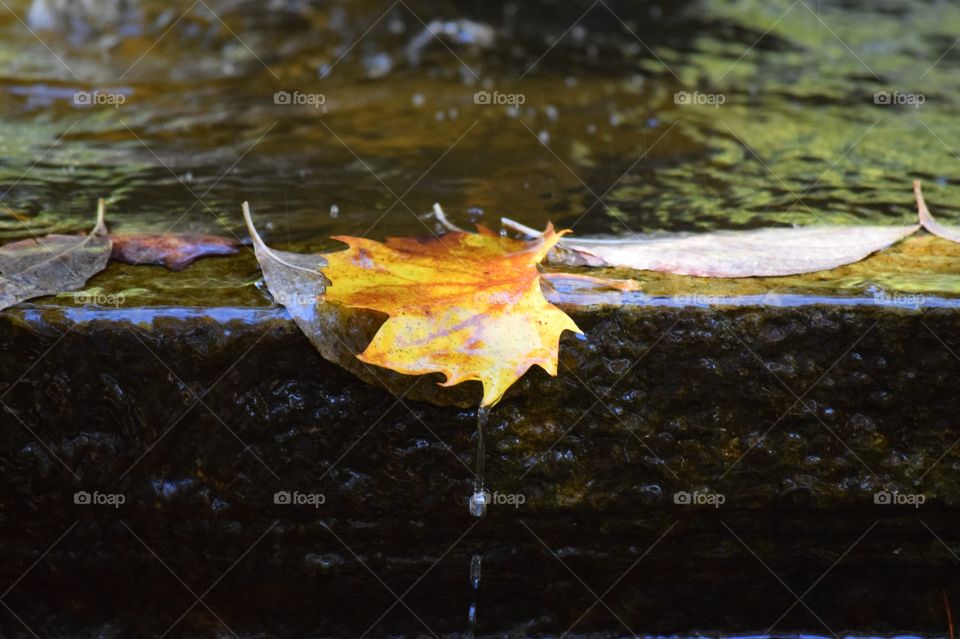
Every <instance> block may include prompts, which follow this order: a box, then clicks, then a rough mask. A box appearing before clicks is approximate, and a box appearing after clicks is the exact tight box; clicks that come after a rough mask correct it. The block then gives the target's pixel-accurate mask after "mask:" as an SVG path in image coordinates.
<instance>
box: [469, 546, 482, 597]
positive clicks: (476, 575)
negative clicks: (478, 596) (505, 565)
mask: <svg viewBox="0 0 960 639" xmlns="http://www.w3.org/2000/svg"><path fill="white" fill-rule="evenodd" d="M481 561H482V560H481V558H480V555H477V554H475V555H474V556H473V557H471V558H470V585H471V586H473V589H474V590H477V589H478V588H480V562H481Z"/></svg>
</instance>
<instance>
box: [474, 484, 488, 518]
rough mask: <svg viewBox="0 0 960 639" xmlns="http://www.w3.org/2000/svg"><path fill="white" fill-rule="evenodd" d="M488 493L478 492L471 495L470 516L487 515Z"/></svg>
mask: <svg viewBox="0 0 960 639" xmlns="http://www.w3.org/2000/svg"><path fill="white" fill-rule="evenodd" d="M488 501H489V500H488V499H487V493H486V491H483V490H477V491H475V492H474V493H473V494H472V495H470V514H471V515H473V516H474V517H483V516H484V515H485V514H486V513H487V502H488Z"/></svg>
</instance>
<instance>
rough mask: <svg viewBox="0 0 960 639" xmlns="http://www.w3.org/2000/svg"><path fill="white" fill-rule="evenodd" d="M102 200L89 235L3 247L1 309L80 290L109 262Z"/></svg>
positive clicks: (0, 256) (0, 258) (0, 254)
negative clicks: (26, 301) (37, 298)
mask: <svg viewBox="0 0 960 639" xmlns="http://www.w3.org/2000/svg"><path fill="white" fill-rule="evenodd" d="M110 246H111V242H110V238H109V237H107V230H106V226H105V225H104V222H103V201H102V200H101V201H100V203H99V207H98V210H97V223H96V226H95V227H94V229H93V231H91V232H90V234H89V235H56V234H53V235H45V236H43V237H39V238H34V239H29V240H21V241H19V242H13V243H11V244H6V245H4V246H0V309H4V308H7V307H8V306H13V305H14V304H17V303H19V302H22V301H23V300H27V299H31V298H34V297H41V296H43V295H53V294H56V293H63V292H64V291H71V290H74V289H78V288H80V287H81V286H83V285H84V284H86V282H87V280H88V279H90V278H91V277H93V276H94V275H96V274H97V273H99V272H100V271H102V270H103V269H104V268H106V266H107V261H108V260H109V259H110Z"/></svg>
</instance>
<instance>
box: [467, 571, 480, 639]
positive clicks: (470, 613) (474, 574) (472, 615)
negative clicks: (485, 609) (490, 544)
mask: <svg viewBox="0 0 960 639" xmlns="http://www.w3.org/2000/svg"><path fill="white" fill-rule="evenodd" d="M480 562H481V558H480V554H479V553H474V555H473V556H472V557H470V585H471V586H473V590H474V592H476V591H477V590H479V589H480ZM467 624H468V626H469V627H468V630H467V632H466V634H465V637H468V638H470V639H472V638H473V636H474V634H473V631H474V629H475V628H476V627H477V595H476V594H474V595H473V597H471V601H470V608H469V609H468V610H467Z"/></svg>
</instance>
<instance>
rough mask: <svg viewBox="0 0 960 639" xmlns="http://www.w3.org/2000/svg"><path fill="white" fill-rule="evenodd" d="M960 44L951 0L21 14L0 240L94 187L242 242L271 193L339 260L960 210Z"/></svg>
mask: <svg viewBox="0 0 960 639" xmlns="http://www.w3.org/2000/svg"><path fill="white" fill-rule="evenodd" d="M958 32H960V7H958V6H957V5H956V4H955V3H949V2H894V1H889V0H888V1H882V2H872V3H857V2H829V3H827V2H817V1H815V0H796V1H795V2H789V1H773V0H741V1H735V2H687V1H683V2H663V3H657V2H639V3H637V2H617V1H615V0H609V1H608V0H598V1H597V2H593V3H592V4H591V3H588V2H584V3H560V2H545V1H536V2H523V3H514V2H501V3H468V2H460V3H458V2H442V1H436V2H429V3H416V2H406V1H398V2H395V3H393V4H390V3H386V2H368V1H366V0H363V1H359V2H357V1H355V2H349V3H347V2H326V3H314V2H305V1H290V2H279V1H276V0H271V1H266V2H264V1H256V2H254V1H250V2H247V1H242V0H224V1H221V0H198V1H197V2H194V3H192V4H191V3H189V2H184V3H176V4H171V3H166V2H152V1H149V0H142V1H135V0H123V1H121V0H78V1H75V2H66V1H62V0H34V1H32V2H26V1H24V2H14V1H12V0H7V1H6V2H4V5H3V6H2V7H0V34H2V36H3V37H2V40H0V59H2V63H3V69H4V73H3V77H2V78H0V113H2V115H3V118H2V123H0V127H2V130H0V145H2V146H0V161H2V166H0V184H2V185H3V192H2V194H3V197H2V199H0V203H2V204H3V205H4V207H5V211H4V212H5V213H6V215H4V216H2V226H0V237H3V238H15V237H22V236H25V235H27V234H28V233H27V229H26V228H25V227H29V228H30V230H31V231H33V232H40V231H43V232H46V231H52V230H58V231H65V230H78V229H80V228H85V227H87V226H88V225H89V221H90V219H91V215H92V211H93V207H94V203H95V201H96V198H97V197H99V196H106V197H108V198H109V202H110V216H111V219H112V220H113V225H114V227H115V228H116V229H119V230H127V229H134V228H136V229H156V230H166V229H168V228H170V227H171V226H173V225H174V224H175V227H174V230H178V231H181V230H188V229H203V230H210V231H217V230H218V229H219V232H226V231H225V230H224V229H229V230H230V231H231V232H234V233H237V234H238V235H239V234H241V232H242V231H241V225H240V216H239V203H240V202H241V201H243V200H250V201H251V202H252V204H253V206H254V208H255V210H256V211H257V213H258V215H263V216H265V218H264V219H269V220H270V224H271V227H272V229H271V230H273V231H274V236H273V239H274V240H275V241H284V240H292V241H309V242H316V243H318V245H320V246H323V245H325V244H324V241H323V239H322V238H324V237H325V236H327V235H330V234H333V233H350V234H364V233H369V234H370V235H371V236H373V237H383V236H385V235H389V234H408V235H409V234H416V233H425V232H426V229H425V228H424V223H429V222H427V221H424V220H421V221H418V220H417V219H416V216H423V215H424V214H425V213H427V212H428V211H429V210H430V207H431V206H432V204H433V203H434V202H437V201H439V202H441V203H442V204H443V205H444V206H445V207H446V209H447V211H448V212H449V213H450V214H451V215H453V216H455V217H456V218H458V219H460V220H461V221H462V220H465V219H467V218H468V217H469V218H471V219H483V220H486V222H487V223H488V224H492V225H497V220H498V218H499V216H501V215H508V216H511V217H514V218H516V219H519V220H520V221H522V222H525V223H527V224H531V225H534V226H537V225H543V224H544V223H545V222H546V221H547V220H552V221H553V222H554V223H556V224H559V225H561V226H567V227H571V226H572V227H573V228H574V229H575V230H576V231H577V232H579V233H588V234H595V233H626V232H630V231H632V232H648V231H657V230H668V231H676V230H705V229H712V228H751V227H757V226H765V225H771V224H808V223H814V222H821V223H836V224H847V223H855V222H864V221H869V222H876V223H901V222H904V221H907V220H909V219H911V218H912V216H913V207H912V203H911V196H910V180H911V179H913V178H921V179H924V180H925V181H926V183H927V188H928V190H929V193H928V199H930V200H933V201H936V202H937V206H936V209H937V211H938V212H939V213H940V214H941V215H942V216H945V217H946V218H947V219H949V218H950V217H951V216H954V215H958V213H957V207H955V206H951V205H950V204H949V202H950V200H951V197H950V196H951V195H952V193H953V191H952V187H953V180H954V179H955V178H954V176H955V173H956V171H955V167H956V160H957V151H956V150H955V149H954V147H955V146H956V145H957V143H958V128H960V124H958V121H957V118H956V117H955V115H956V111H957V107H958V99H957V97H956V96H957V84H958V83H960V76H958V75H957V74H956V73H955V72H954V69H955V65H956V63H957V60H958V59H960V47H955V44H956V34H957V33H958ZM478 91H485V92H487V95H489V96H490V102H491V103H480V104H478V103H477V102H478V101H480V102H482V101H483V98H482V97H481V98H477V97H476V96H477V92H478ZM77 92H87V93H86V94H83V93H81V94H80V96H81V97H80V98H79V102H78V98H77V97H76V96H77V95H78V94H77ZM96 92H99V93H100V95H99V98H98V97H97V94H96ZM278 92H286V95H288V96H289V98H290V103H285V102H284V98H283V97H282V96H283V95H284V94H283V93H281V94H279V95H280V97H278V98H276V99H275V96H277V95H278ZM678 92H681V93H679V94H678ZM878 92H880V93H878ZM84 96H92V97H91V98H90V100H89V102H88V103H83V100H84ZM117 96H120V97H119V98H118V97H117ZM684 96H686V97H684ZM685 99H686V102H685V101H684V100H685ZM121 101H122V104H117V103H118V102H121ZM296 101H300V102H302V103H301V104H293V102H296ZM278 102H280V103H278ZM321 103H322V104H321ZM941 191H942V193H941ZM468 212H469V213H468Z"/></svg>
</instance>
